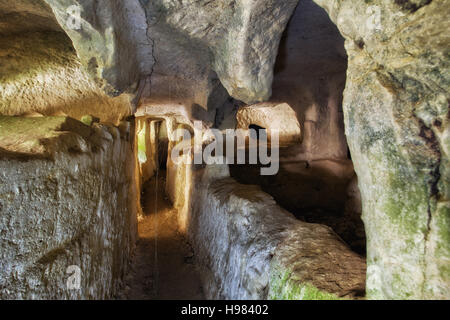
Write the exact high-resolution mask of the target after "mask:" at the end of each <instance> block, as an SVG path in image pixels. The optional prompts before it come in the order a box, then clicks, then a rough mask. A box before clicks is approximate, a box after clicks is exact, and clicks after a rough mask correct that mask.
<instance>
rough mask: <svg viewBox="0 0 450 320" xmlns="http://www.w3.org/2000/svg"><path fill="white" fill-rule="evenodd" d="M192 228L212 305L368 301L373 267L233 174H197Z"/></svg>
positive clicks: (222, 169)
mask: <svg viewBox="0 0 450 320" xmlns="http://www.w3.org/2000/svg"><path fill="white" fill-rule="evenodd" d="M194 175H195V179H196V184H195V188H193V192H192V201H193V207H192V212H191V216H190V223H189V226H188V236H189V237H190V239H191V241H192V243H193V246H194V248H195V253H196V263H197V265H198V266H199V267H200V270H201V272H200V274H201V276H202V280H203V288H204V291H205V295H206V297H207V298H210V299H267V298H270V299H329V298H333V299H336V298H338V297H342V298H355V297H358V296H361V295H364V286H365V262H364V259H363V258H361V257H360V256H358V255H357V254H356V253H354V252H352V251H351V250H350V249H349V248H348V246H347V245H346V244H344V243H343V242H342V240H340V239H339V237H338V236H337V235H336V234H335V233H334V232H333V231H332V230H331V229H330V228H328V227H326V226H323V225H319V224H308V223H304V222H301V221H299V220H296V219H295V218H294V217H293V216H292V215H291V214H290V213H289V212H287V211H285V210H283V209H282V208H280V207H279V206H278V205H277V204H276V203H275V201H274V200H273V198H272V197H271V196H269V195H268V194H266V193H264V192H262V191H261V190H260V189H259V187H256V186H248V185H241V184H239V183H237V182H236V181H234V180H233V179H231V178H229V172H228V168H227V166H208V167H206V169H197V170H196V171H195V173H194Z"/></svg>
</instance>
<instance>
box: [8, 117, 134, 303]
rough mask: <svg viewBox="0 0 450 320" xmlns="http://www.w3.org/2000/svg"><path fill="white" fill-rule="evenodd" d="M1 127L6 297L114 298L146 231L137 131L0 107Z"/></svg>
mask: <svg viewBox="0 0 450 320" xmlns="http://www.w3.org/2000/svg"><path fill="white" fill-rule="evenodd" d="M128 134H129V132H128ZM0 136H1V139H0V234H1V239H2V240H1V241H0V270H1V276H0V297H1V298H2V299H104V298H112V297H113V296H114V294H115V293H116V290H117V289H118V287H119V286H120V281H121V278H122V277H123V275H124V273H125V272H126V270H127V266H128V261H129V258H130V254H131V250H132V248H133V245H134V243H135V240H136V239H135V237H136V207H135V200H134V199H135V197H136V195H135V191H134V184H133V179H132V177H133V155H132V150H131V144H130V142H129V141H128V139H129V138H130V137H129V136H128V137H127V132H126V131H122V133H121V131H119V130H118V129H117V128H115V127H111V126H103V125H94V126H93V127H90V126H86V125H84V124H82V123H81V122H78V121H76V120H74V119H71V118H66V117H39V118H18V117H0ZM70 266H77V267H78V268H79V270H80V271H81V274H80V280H81V282H80V289H79V290H77V289H76V288H74V287H72V288H71V287H67V283H68V281H69V279H70V276H71V275H73V274H74V273H75V269H68V268H69V267H70ZM70 283H72V284H76V283H77V282H76V280H74V282H70Z"/></svg>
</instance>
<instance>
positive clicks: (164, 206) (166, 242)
mask: <svg viewBox="0 0 450 320" xmlns="http://www.w3.org/2000/svg"><path fill="white" fill-rule="evenodd" d="M161 176H162V177H165V172H160V177H161ZM155 180H156V179H152V180H151V181H149V182H147V183H146V184H145V185H144V194H143V199H144V201H143V202H144V206H143V210H144V212H145V218H144V219H143V220H142V221H140V222H139V226H138V230H139V240H138V242H137V246H136V251H135V255H134V258H133V262H132V266H131V271H130V273H129V275H128V276H127V277H126V281H125V289H124V292H123V293H122V294H121V296H120V298H122V299H133V300H135V299H160V300H165V299H174V300H179V299H204V296H203V292H202V288H201V284H200V279H199V276H198V274H197V271H196V269H195V266H194V264H193V263H194V256H193V252H192V248H191V247H190V245H189V244H188V243H187V242H186V240H185V239H184V238H183V236H182V235H181V234H180V233H178V231H177V220H176V209H174V208H173V207H172V205H171V204H170V202H169V201H168V200H167V199H166V198H165V197H164V192H163V190H164V179H163V178H159V179H158V199H157V203H156V206H155V198H156V196H155ZM155 209H156V212H157V213H156V214H155ZM155 249H156V250H155ZM155 253H156V254H155Z"/></svg>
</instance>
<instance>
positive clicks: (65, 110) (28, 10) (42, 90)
mask: <svg viewBox="0 0 450 320" xmlns="http://www.w3.org/2000/svg"><path fill="white" fill-rule="evenodd" d="M0 12H1V13H2V17H5V19H3V18H2V22H1V23H0V39H1V40H0V55H1V57H2V62H1V64H0V114H2V115H24V114H27V113H33V112H35V113H36V112H37V113H41V114H43V115H63V114H65V115H69V116H71V117H74V118H76V119H81V117H82V116H83V115H86V114H93V115H95V116H97V117H99V118H100V119H101V120H102V121H104V122H110V123H114V124H117V123H118V122H119V121H120V120H121V119H122V118H123V117H125V116H127V115H129V114H130V112H131V106H130V102H129V100H130V97H128V96H127V95H122V96H120V97H116V98H111V97H109V96H107V95H106V94H105V92H104V91H103V90H102V89H101V85H102V83H101V81H100V82H99V81H95V80H96V78H95V77H93V76H91V75H90V74H89V73H92V72H90V71H92V70H90V69H92V68H89V66H88V65H87V64H86V63H83V62H84V61H83V59H81V60H80V59H79V56H78V55H77V52H76V50H75V49H76V47H75V48H74V46H73V44H75V43H76V42H73V43H72V42H71V40H70V39H69V37H68V36H67V35H66V34H65V32H64V31H63V29H62V28H61V27H60V26H59V25H58V23H57V21H56V19H55V16H54V15H53V13H52V11H51V9H50V7H49V6H47V5H46V4H45V3H44V2H43V1H29V0H20V1H0ZM86 45H88V44H86ZM98 45H100V44H98ZM77 50H78V49H77ZM79 52H80V51H79V50H78V53H79ZM114 74H115V76H117V77H122V75H120V73H118V72H115V73H114ZM99 85H100V86H99Z"/></svg>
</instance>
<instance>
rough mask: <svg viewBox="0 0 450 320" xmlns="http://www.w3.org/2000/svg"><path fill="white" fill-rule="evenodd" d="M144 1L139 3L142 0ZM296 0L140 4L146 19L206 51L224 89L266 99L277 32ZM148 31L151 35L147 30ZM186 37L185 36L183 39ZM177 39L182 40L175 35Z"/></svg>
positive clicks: (160, 0) (236, 94)
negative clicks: (146, 16)
mask: <svg viewBox="0 0 450 320" xmlns="http://www.w3.org/2000/svg"><path fill="white" fill-rule="evenodd" d="M143 3H144V2H143ZM297 3H298V0H285V1H277V0H241V1H235V0H218V1H209V0H200V1H198V0H182V1H174V0H157V1H148V2H146V4H145V7H146V10H147V12H148V16H150V15H153V16H154V17H155V18H154V19H149V20H150V21H152V23H158V24H166V25H167V27H168V28H171V29H172V30H173V32H172V36H171V38H169V39H168V40H173V39H175V38H176V36H177V35H179V36H181V38H184V39H185V40H184V41H185V42H190V43H197V46H198V45H203V46H204V47H206V48H207V49H208V51H209V52H210V53H211V58H210V59H209V57H208V56H205V57H204V61H203V63H205V62H209V61H211V63H212V66H213V69H214V71H215V72H216V73H217V75H218V77H219V79H220V81H221V82H222V84H223V85H224V87H225V88H226V89H227V91H228V93H229V94H230V95H231V96H233V97H234V98H236V99H239V100H242V101H244V102H246V103H255V102H259V101H264V100H267V99H268V98H269V97H270V94H271V85H272V79H273V65H274V63H275V59H276V54H277V49H278V44H279V41H280V38H281V34H282V33H283V31H284V28H285V26H286V24H287V22H288V20H289V17H290V16H291V14H292V12H293V10H294V8H295V6H296V4H297ZM150 36H151V35H150ZM186 39H187V40H188V41H186ZM179 42H182V40H180V41H179Z"/></svg>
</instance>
